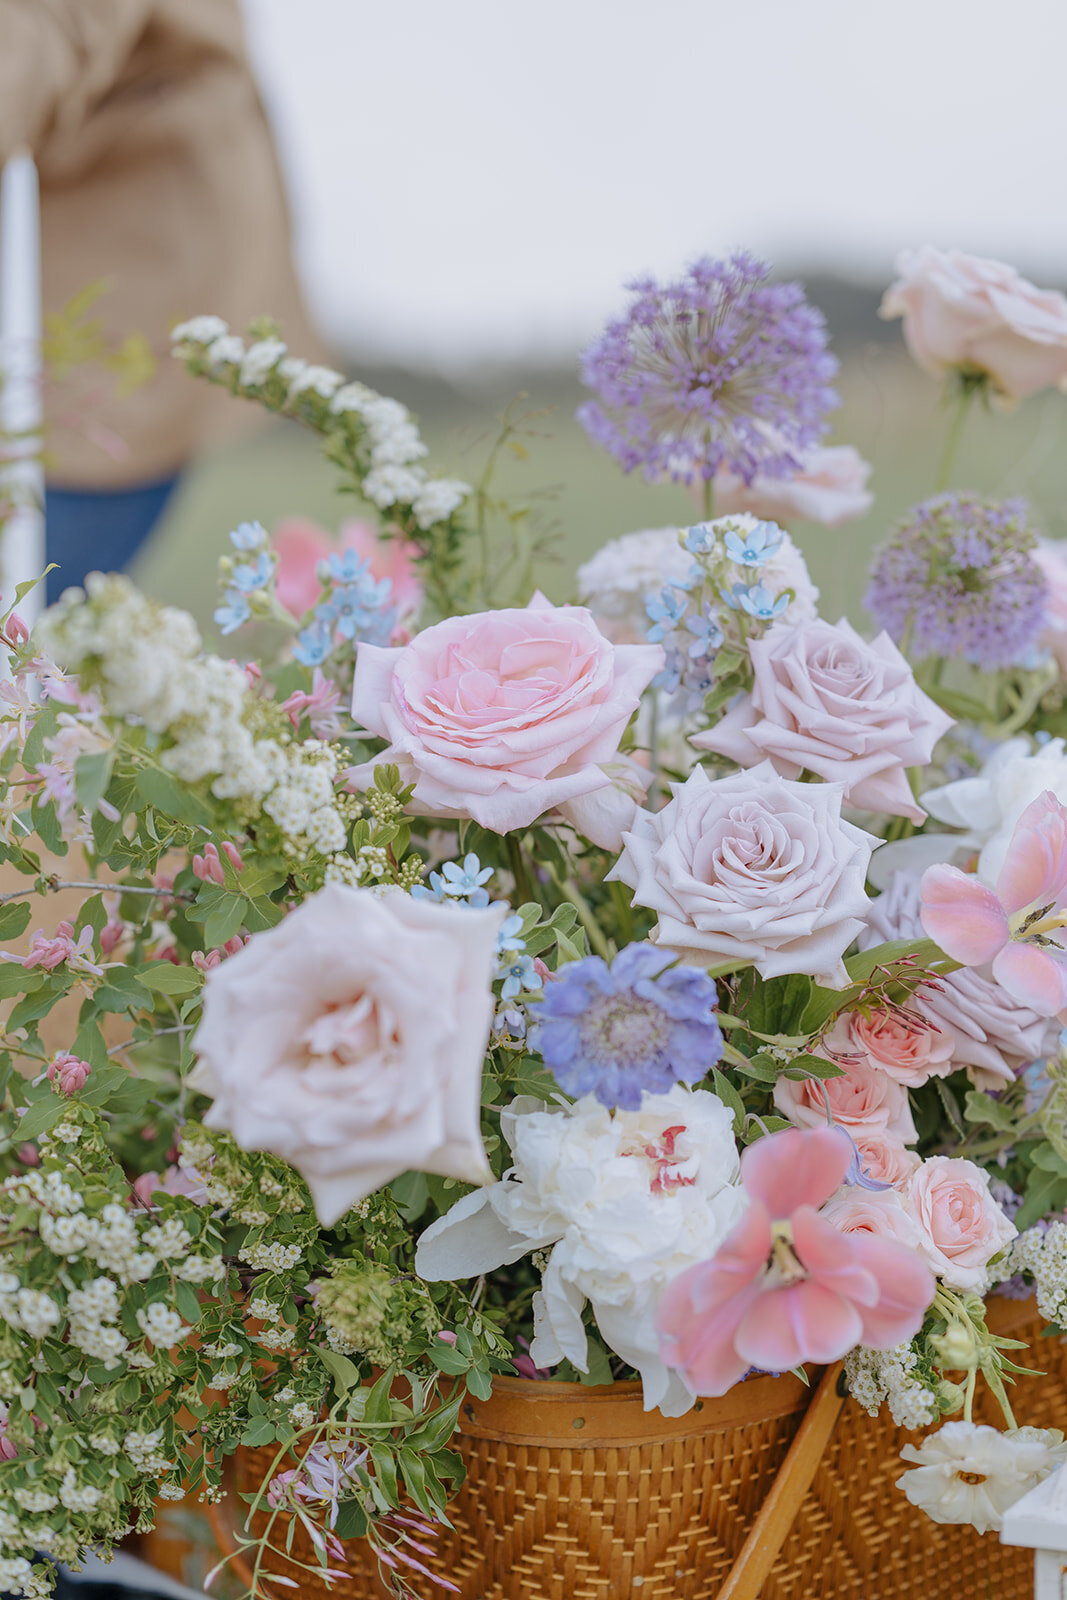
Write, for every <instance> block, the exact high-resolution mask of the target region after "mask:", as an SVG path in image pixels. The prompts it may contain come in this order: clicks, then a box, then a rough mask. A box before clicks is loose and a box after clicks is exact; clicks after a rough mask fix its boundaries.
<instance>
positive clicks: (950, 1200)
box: [905, 1156, 1017, 1291]
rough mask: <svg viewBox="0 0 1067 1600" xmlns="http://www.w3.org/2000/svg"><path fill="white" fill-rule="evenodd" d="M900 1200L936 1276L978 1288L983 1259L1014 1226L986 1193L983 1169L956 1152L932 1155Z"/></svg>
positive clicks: (1011, 1234) (1003, 1242) (1002, 1243)
mask: <svg viewBox="0 0 1067 1600" xmlns="http://www.w3.org/2000/svg"><path fill="white" fill-rule="evenodd" d="M905 1204H906V1205H907V1208H908V1211H909V1212H910V1214H911V1216H912V1217H913V1218H914V1219H915V1221H916V1222H917V1223H918V1226H919V1232H920V1236H921V1237H920V1248H921V1250H922V1253H923V1255H924V1256H925V1257H926V1260H927V1261H928V1262H929V1263H930V1266H931V1267H932V1268H933V1270H934V1271H935V1272H936V1273H937V1275H938V1277H939V1278H943V1279H944V1281H945V1283H947V1284H948V1286H949V1288H950V1289H977V1290H979V1291H981V1290H982V1289H983V1288H984V1286H985V1281H986V1266H987V1264H988V1262H989V1261H990V1260H991V1259H992V1257H993V1256H995V1255H997V1254H998V1253H999V1252H1000V1251H1001V1250H1003V1249H1004V1248H1005V1247H1006V1246H1007V1245H1008V1244H1010V1243H1011V1241H1012V1239H1014V1238H1015V1235H1016V1231H1017V1230H1016V1227H1015V1224H1014V1222H1012V1221H1010V1220H1009V1218H1008V1217H1006V1216H1005V1215H1004V1212H1003V1211H1002V1210H1001V1209H1000V1207H999V1206H998V1205H997V1203H996V1201H995V1200H994V1199H993V1196H992V1195H991V1194H990V1192H989V1174H988V1172H984V1171H983V1170H982V1168H981V1167H978V1166H975V1164H974V1162H973V1161H965V1160H963V1159H961V1158H959V1157H953V1156H931V1157H930V1158H929V1160H927V1161H924V1162H923V1163H922V1165H921V1166H920V1167H919V1169H918V1171H917V1172H916V1173H915V1174H914V1175H913V1177H912V1179H911V1182H910V1183H909V1184H908V1187H907V1190H906V1194H905Z"/></svg>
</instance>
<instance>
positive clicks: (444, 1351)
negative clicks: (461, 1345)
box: [429, 1340, 470, 1378]
mask: <svg viewBox="0 0 1067 1600" xmlns="http://www.w3.org/2000/svg"><path fill="white" fill-rule="evenodd" d="M429 1356H430V1360H431V1361H432V1362H433V1364H434V1366H435V1367H436V1368H437V1370H438V1371H439V1372H446V1373H447V1374H448V1376H449V1377H450V1378H454V1377H458V1376H459V1374H460V1373H461V1372H466V1371H467V1369H468V1367H469V1366H470V1362H469V1361H468V1359H467V1357H466V1356H465V1355H463V1353H462V1352H461V1351H459V1350H457V1349H456V1347H455V1345H451V1344H445V1343H443V1342H442V1341H441V1340H438V1341H437V1343H436V1344H434V1345H431V1346H430V1350H429Z"/></svg>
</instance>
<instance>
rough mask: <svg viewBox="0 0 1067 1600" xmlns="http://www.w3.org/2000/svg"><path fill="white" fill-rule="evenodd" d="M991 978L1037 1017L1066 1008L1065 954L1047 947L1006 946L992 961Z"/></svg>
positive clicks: (1053, 1013)
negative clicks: (1034, 1012) (1035, 1013)
mask: <svg viewBox="0 0 1067 1600" xmlns="http://www.w3.org/2000/svg"><path fill="white" fill-rule="evenodd" d="M993 976H994V978H996V980H997V982H998V983H999V984H1001V985H1002V987H1003V988H1005V989H1007V991H1008V993H1009V994H1010V995H1011V996H1012V997H1013V998H1014V999H1016V1000H1018V1001H1019V1003H1020V1004H1021V1005H1024V1006H1029V1007H1030V1009H1031V1011H1036V1012H1037V1014H1038V1016H1039V1017H1054V1016H1056V1015H1058V1013H1059V1012H1060V1011H1062V1010H1063V1008H1064V1006H1067V953H1065V952H1063V951H1060V952H1059V953H1058V954H1057V953H1056V952H1054V951H1053V950H1051V949H1049V948H1048V947H1047V946H1045V947H1042V946H1040V945H1036V944H1014V943H1012V944H1006V945H1005V946H1004V948H1003V950H1002V951H1001V952H1000V954H999V955H998V956H997V958H996V960H995V961H994V962H993Z"/></svg>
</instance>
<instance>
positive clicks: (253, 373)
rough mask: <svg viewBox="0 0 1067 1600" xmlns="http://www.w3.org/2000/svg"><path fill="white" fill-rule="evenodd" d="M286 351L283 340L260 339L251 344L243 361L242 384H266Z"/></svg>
mask: <svg viewBox="0 0 1067 1600" xmlns="http://www.w3.org/2000/svg"><path fill="white" fill-rule="evenodd" d="M286 349H287V347H286V345H285V344H283V342H282V341H281V339H259V340H257V342H256V343H255V344H250V345H249V347H248V349H247V350H246V351H245V353H244V357H243V359H242V361H241V382H242V383H245V384H251V385H253V386H255V385H258V384H261V383H265V382H266V380H267V379H268V378H269V377H270V375H271V373H272V372H273V370H274V368H275V367H276V366H277V365H278V362H279V361H280V360H281V359H282V357H283V356H284V355H285V353H286Z"/></svg>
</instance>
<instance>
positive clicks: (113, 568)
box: [44, 472, 181, 605]
mask: <svg viewBox="0 0 1067 1600" xmlns="http://www.w3.org/2000/svg"><path fill="white" fill-rule="evenodd" d="M180 476H181V475H180V473H177V472H176V473H175V474H174V475H173V476H172V477H170V478H163V479H162V480H161V481H160V482H158V483H143V484H137V485H135V486H134V487H133V488H131V489H59V488H55V487H53V486H52V485H51V484H49V485H48V488H47V489H46V491H45V509H44V523H45V547H46V549H47V552H48V559H49V561H54V562H56V563H57V566H58V570H57V571H55V572H50V573H49V574H48V578H47V581H46V584H45V599H46V600H47V602H48V604H49V605H51V604H52V602H53V601H54V600H58V599H59V596H60V595H61V594H62V593H63V590H64V589H69V588H70V586H71V585H72V584H80V583H82V582H84V580H85V575H86V573H87V572H118V571H119V570H120V569H121V568H123V567H126V566H129V564H130V562H131V561H132V560H133V558H134V556H135V555H136V554H137V552H138V551H139V550H140V548H141V546H142V545H143V544H144V543H145V541H146V540H147V538H148V536H149V534H150V533H151V532H152V529H153V528H154V527H155V525H156V523H157V522H158V521H159V519H160V517H161V516H162V514H163V512H164V510H165V509H166V506H167V503H168V501H169V500H170V497H171V495H172V494H173V493H174V491H175V489H176V488H177V486H178V482H179V479H180Z"/></svg>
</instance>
